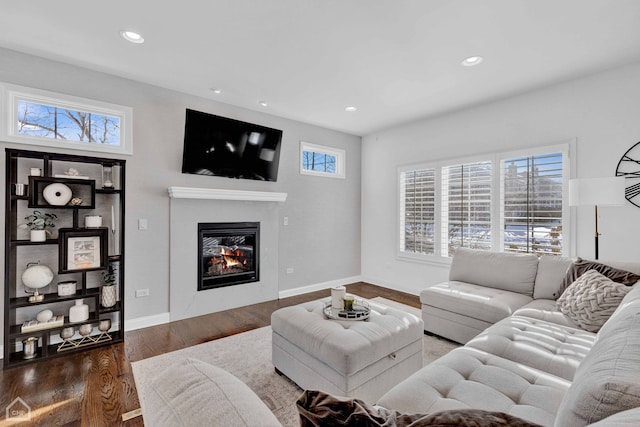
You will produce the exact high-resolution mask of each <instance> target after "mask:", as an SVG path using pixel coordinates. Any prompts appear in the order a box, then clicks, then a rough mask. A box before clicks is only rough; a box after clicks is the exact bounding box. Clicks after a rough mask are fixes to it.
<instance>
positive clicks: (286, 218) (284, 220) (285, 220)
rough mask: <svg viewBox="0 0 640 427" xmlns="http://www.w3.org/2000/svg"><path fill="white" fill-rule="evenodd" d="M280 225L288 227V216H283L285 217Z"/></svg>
mask: <svg viewBox="0 0 640 427" xmlns="http://www.w3.org/2000/svg"><path fill="white" fill-rule="evenodd" d="M282 225H289V217H288V216H285V217H284V218H283V219H282Z"/></svg>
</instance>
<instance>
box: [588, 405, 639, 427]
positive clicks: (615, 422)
mask: <svg viewBox="0 0 640 427" xmlns="http://www.w3.org/2000/svg"><path fill="white" fill-rule="evenodd" d="M638 424H640V407H638V408H633V409H627V410H626V411H622V412H618V413H617V414H613V415H610V416H608V417H607V418H605V419H603V420H601V421H598V422H597V423H594V424H590V425H589V427H638Z"/></svg>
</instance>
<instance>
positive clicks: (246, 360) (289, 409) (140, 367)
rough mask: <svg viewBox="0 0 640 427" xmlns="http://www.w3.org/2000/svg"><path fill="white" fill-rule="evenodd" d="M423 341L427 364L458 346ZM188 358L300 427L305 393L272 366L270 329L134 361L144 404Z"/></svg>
mask: <svg viewBox="0 0 640 427" xmlns="http://www.w3.org/2000/svg"><path fill="white" fill-rule="evenodd" d="M372 301H375V302H377V303H380V304H384V305H388V306H390V307H393V308H398V309H401V310H404V311H407V312H409V313H412V314H415V315H417V316H420V310H419V309H417V308H413V307H409V306H406V305H404V304H400V303H397V302H395V301H390V300H386V299H384V298H374V299H372ZM423 339H424V354H423V358H424V364H427V363H429V362H432V361H433V360H435V359H437V358H438V357H440V356H442V355H444V354H446V353H448V352H449V351H450V350H452V349H454V348H455V347H457V344H454V343H451V342H449V341H447V340H443V339H439V338H437V337H431V336H427V335H425V336H424V338H423ZM188 357H191V358H195V359H200V360H202V361H204V362H207V363H210V364H212V365H215V366H219V367H221V368H223V369H225V370H227V371H229V372H231V373H232V374H233V375H235V376H236V377H238V378H239V379H240V380H242V381H243V382H244V383H245V384H247V385H248V386H249V387H250V388H251V389H252V390H253V391H254V392H255V393H256V394H257V395H258V396H260V398H261V399H262V400H263V401H264V403H265V404H266V405H267V406H268V407H269V408H270V409H271V411H272V412H273V413H274V414H275V416H276V417H277V418H278V420H280V422H281V423H282V425H284V426H298V425H299V422H298V411H297V409H296V405H295V402H296V400H297V399H298V397H299V396H300V393H301V392H302V390H301V389H300V388H299V387H298V386H297V385H295V384H294V383H293V382H291V381H290V380H288V379H287V378H286V377H283V376H280V375H278V374H276V373H275V370H274V367H273V364H272V363H271V327H270V326H266V327H264V328H259V329H254V330H252V331H249V332H244V333H242V334H238V335H233V336H230V337H226V338H221V339H219V340H215V341H210V342H207V343H204V344H200V345H196V346H193V347H188V348H185V349H182V350H177V351H173V352H171V353H166V354H162V355H160V356H155V357H151V358H148V359H144V360H140V361H138V362H133V363H132V369H133V376H134V378H135V381H136V387H137V390H138V397H139V398H140V401H141V402H144V399H145V394H146V393H145V390H146V389H147V387H148V384H149V382H150V381H151V380H152V379H153V377H154V375H155V374H157V373H158V372H162V371H163V370H165V369H167V367H169V366H170V365H172V364H174V363H176V362H178V363H179V361H181V360H185V359H186V358H188Z"/></svg>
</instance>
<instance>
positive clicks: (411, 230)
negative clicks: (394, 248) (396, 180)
mask: <svg viewBox="0 0 640 427" xmlns="http://www.w3.org/2000/svg"><path fill="white" fill-rule="evenodd" d="M400 251H401V252H405V253H417V254H425V255H433V254H434V251H435V169H433V168H431V169H417V170H410V171H403V172H400Z"/></svg>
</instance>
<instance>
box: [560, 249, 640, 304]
mask: <svg viewBox="0 0 640 427" xmlns="http://www.w3.org/2000/svg"><path fill="white" fill-rule="evenodd" d="M589 270H596V271H597V272H598V273H601V274H604V275H605V276H607V277H608V278H609V279H611V280H613V281H614V282H618V283H624V284H625V285H627V286H631V285H633V284H634V283H636V282H637V281H638V280H640V276H639V275H637V274H635V273H632V272H630V271H625V270H620V269H617V268H613V267H611V266H610V265H606V264H601V263H599V262H597V261H589V260H586V259H582V258H579V257H578V259H577V260H576V261H575V262H573V264H571V266H570V267H569V269H567V273H566V274H565V276H564V279H562V283H561V284H560V289H559V290H558V292H556V294H554V297H555V298H556V299H558V298H559V297H560V295H562V293H563V292H564V291H565V289H567V288H568V287H569V286H571V284H572V283H573V282H575V281H576V280H578V278H579V277H580V276H582V275H583V274H584V273H586V272H587V271H589Z"/></svg>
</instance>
